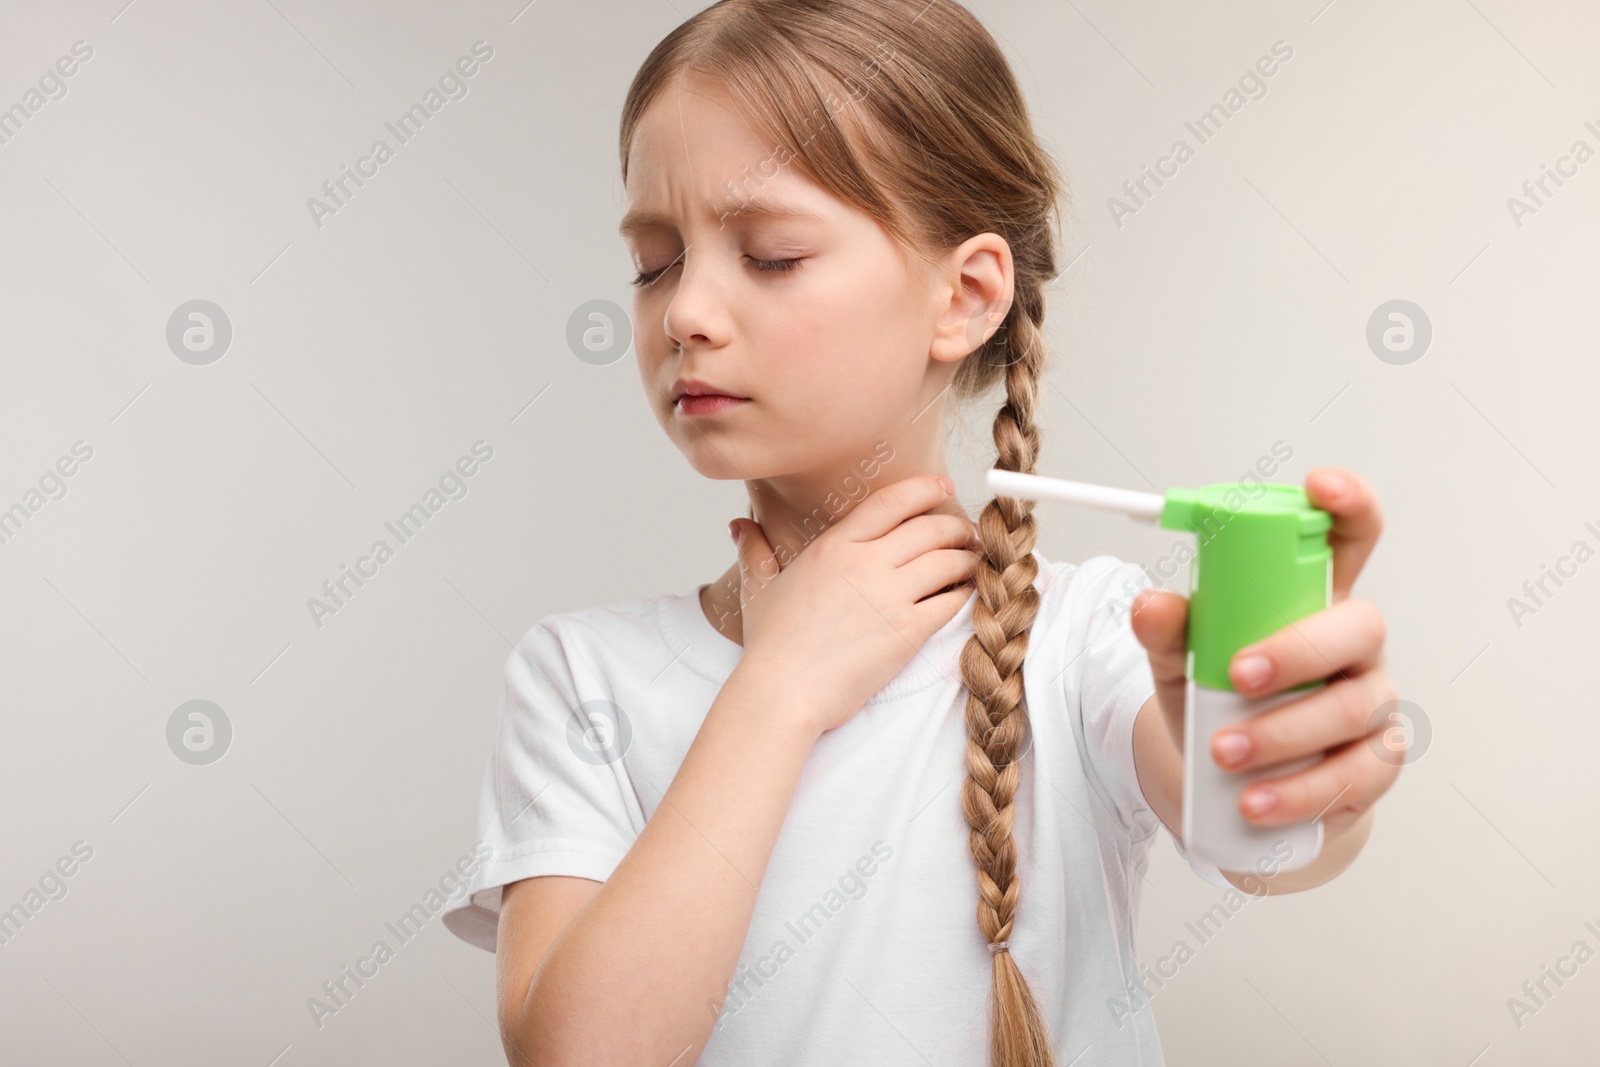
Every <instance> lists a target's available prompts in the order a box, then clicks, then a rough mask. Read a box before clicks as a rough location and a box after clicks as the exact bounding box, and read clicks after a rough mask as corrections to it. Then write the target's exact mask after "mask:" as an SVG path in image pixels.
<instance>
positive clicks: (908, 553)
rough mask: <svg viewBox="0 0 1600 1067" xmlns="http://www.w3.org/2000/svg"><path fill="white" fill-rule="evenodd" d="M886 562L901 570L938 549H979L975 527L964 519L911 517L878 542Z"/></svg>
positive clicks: (959, 517) (956, 516) (967, 519)
mask: <svg viewBox="0 0 1600 1067" xmlns="http://www.w3.org/2000/svg"><path fill="white" fill-rule="evenodd" d="M879 543H880V544H881V545H883V550H884V551H885V552H886V553H887V555H888V558H889V562H891V563H892V564H894V566H896V567H903V566H905V565H906V564H907V563H910V562H912V561H913V560H915V559H917V557H919V556H921V555H922V554H923V553H925V552H932V551H934V550H936V549H941V548H972V549H976V548H980V547H982V544H983V542H982V539H981V538H980V537H979V536H978V525H977V523H975V522H973V521H972V520H971V519H969V518H967V517H966V516H965V515H946V514H943V513H942V512H941V513H935V514H932V515H914V516H912V517H911V518H909V519H907V520H906V521H905V522H902V523H901V524H900V525H899V526H896V527H895V528H894V529H892V530H890V531H889V532H888V533H887V534H884V535H883V537H881V538H879Z"/></svg>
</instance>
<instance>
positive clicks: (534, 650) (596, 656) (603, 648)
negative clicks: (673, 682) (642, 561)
mask: <svg viewBox="0 0 1600 1067" xmlns="http://www.w3.org/2000/svg"><path fill="white" fill-rule="evenodd" d="M687 595H690V594H682V593H669V594H662V595H658V596H650V597H639V598H635V599H632V600H622V601H617V602H615V603H611V604H599V605H595V606H593V607H585V608H574V609H569V610H566V611H556V612H550V613H548V614H545V615H542V616H540V617H539V618H538V619H537V620H535V622H534V623H533V625H532V626H530V627H528V629H527V630H526V631H525V632H524V633H523V635H522V638H521V640H519V641H518V642H517V645H516V647H515V648H514V649H512V651H511V652H510V653H508V655H507V660H506V662H507V668H508V670H509V669H513V667H514V665H515V664H516V663H518V662H519V661H523V662H526V661H529V660H531V661H533V662H536V663H540V664H544V663H550V664H553V665H554V664H560V665H564V666H565V667H566V669H567V670H569V671H572V672H577V671H580V670H595V669H600V668H603V667H605V666H607V665H609V664H611V663H614V662H621V663H627V662H637V661H638V659H639V657H640V654H641V653H642V652H644V651H646V650H648V649H650V648H652V647H657V646H660V645H661V644H662V643H663V641H664V640H665V639H664V637H663V633H662V626H663V620H664V616H665V615H666V613H667V612H668V611H669V609H671V608H672V606H673V605H674V604H675V603H676V602H677V601H680V600H682V599H683V598H684V597H685V596H687Z"/></svg>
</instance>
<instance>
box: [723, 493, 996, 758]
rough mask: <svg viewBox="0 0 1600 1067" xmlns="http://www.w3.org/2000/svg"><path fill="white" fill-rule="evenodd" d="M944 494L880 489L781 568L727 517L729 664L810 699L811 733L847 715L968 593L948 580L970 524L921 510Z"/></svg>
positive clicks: (959, 562)
mask: <svg viewBox="0 0 1600 1067" xmlns="http://www.w3.org/2000/svg"><path fill="white" fill-rule="evenodd" d="M953 493H954V487H953V486H952V487H951V488H949V489H946V488H945V486H944V485H943V484H941V482H940V478H939V477H938V476H935V475H931V474H919V475H914V476H912V477H910V478H905V479H902V480H901V481H898V482H894V483H892V484H890V485H886V486H884V487H883V488H882V489H879V490H878V491H877V492H875V493H873V494H872V495H870V496H869V497H867V498H866V499H865V500H863V501H861V503H859V504H857V505H856V506H855V507H854V508H853V509H852V510H851V511H850V513H849V514H847V515H846V516H845V517H844V518H842V519H840V520H839V521H838V522H836V523H834V524H833V525H832V526H830V527H828V528H827V529H826V530H824V531H823V532H822V533H821V534H820V535H818V537H817V538H816V540H814V541H812V542H811V543H810V544H809V545H807V546H806V548H805V550H804V551H802V552H800V553H799V555H797V556H795V557H794V558H793V559H789V560H786V561H785V560H779V559H778V558H777V557H776V556H775V555H774V553H773V550H772V546H771V544H769V543H768V541H767V538H766V535H765V533H764V532H763V531H762V529H761V524H760V523H758V522H756V521H755V520H753V519H736V520H734V521H735V522H736V523H737V524H738V531H739V578H740V581H739V607H740V614H741V617H742V626H743V630H744V656H743V658H742V660H741V664H740V665H741V666H742V667H743V666H745V665H747V664H748V665H750V667H752V668H756V669H760V670H762V671H764V672H770V673H771V677H772V679H773V681H774V683H775V684H778V685H783V686H785V687H790V688H789V691H790V692H805V693H806V694H808V695H809V696H811V697H814V698H815V699H812V700H809V701H807V706H808V707H810V708H813V709H815V710H816V714H817V716H818V718H817V720H816V721H815V723H814V724H813V725H814V726H815V729H816V733H817V734H818V735H819V736H820V735H821V734H822V733H823V732H825V731H827V730H831V729H833V728H834V727H836V726H839V725H841V724H842V723H844V722H846V721H847V720H848V719H849V718H850V717H851V716H852V715H854V714H855V713H856V712H857V711H858V710H859V709H860V708H861V706H862V705H863V704H865V703H866V702H867V700H868V699H869V698H871V696H872V695H873V694H874V693H876V692H877V691H878V690H879V689H882V688H883V686H884V683H886V682H888V681H889V679H891V678H893V677H894V676H895V675H896V674H898V673H899V672H900V669H901V668H902V667H904V666H905V665H906V664H907V663H909V662H910V661H911V657H912V656H914V655H916V654H917V651H918V650H919V649H920V648H921V647H922V645H923V643H924V642H926V641H927V640H928V638H929V637H931V636H933V634H934V632H935V631H936V630H938V629H939V628H940V627H942V626H943V625H944V624H945V623H947V622H949V621H950V620H951V619H953V618H955V616H956V613H957V612H959V611H960V610H961V607H962V605H964V604H965V603H966V602H967V599H968V598H969V597H970V596H971V595H972V587H971V585H964V584H958V583H965V582H967V581H968V580H969V579H970V578H971V577H972V574H973V572H974V570H975V569H976V568H977V561H978V553H977V551H976V549H977V548H978V547H979V541H978V536H977V529H976V527H974V526H973V524H972V521H971V520H970V519H968V518H967V517H966V516H965V515H947V514H943V513H941V514H935V515H927V514H924V512H927V511H929V510H931V509H932V508H936V507H938V506H939V505H941V504H943V503H944V502H945V501H947V500H949V499H950V498H951V496H952V494H953ZM780 564H781V566H780ZM951 585H955V586H956V588H954V589H950V590H949V591H948V592H944V593H940V592H939V591H940V590H941V589H944V588H945V587H946V586H951ZM936 593H937V594H938V595H937V596H935V595H934V594H936ZM924 598H925V599H924Z"/></svg>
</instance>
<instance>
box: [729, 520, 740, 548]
mask: <svg viewBox="0 0 1600 1067" xmlns="http://www.w3.org/2000/svg"><path fill="white" fill-rule="evenodd" d="M728 536H729V537H731V538H733V543H734V544H738V543H739V520H738V519H730V520H728Z"/></svg>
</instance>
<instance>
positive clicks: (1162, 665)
mask: <svg viewBox="0 0 1600 1067" xmlns="http://www.w3.org/2000/svg"><path fill="white" fill-rule="evenodd" d="M1129 611H1130V612H1131V615H1132V617H1131V618H1130V619H1129V622H1130V623H1131V624H1132V626H1133V635H1134V636H1135V637H1137V638H1138V639H1139V643H1140V644H1141V645H1143V646H1144V647H1145V651H1146V652H1147V653H1148V654H1149V658H1150V674H1151V676H1152V677H1153V678H1154V679H1155V683H1156V696H1157V698H1158V699H1159V700H1160V702H1161V707H1162V710H1163V711H1165V712H1167V713H1168V714H1169V715H1171V714H1173V713H1174V712H1175V711H1176V709H1180V708H1182V707H1183V701H1184V690H1185V688H1186V687H1187V685H1188V681H1187V669H1186V668H1187V666H1188V662H1189V649H1188V633H1189V601H1188V598H1186V597H1182V596H1179V595H1178V594H1177V593H1173V592H1169V591H1167V590H1165V589H1146V590H1143V591H1141V592H1140V593H1139V594H1138V595H1137V596H1135V597H1134V598H1133V603H1132V604H1131V605H1130V606H1129ZM1176 727H1177V728H1178V729H1180V730H1181V729H1182V723H1181V722H1180V723H1177V724H1176Z"/></svg>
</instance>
